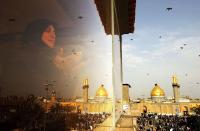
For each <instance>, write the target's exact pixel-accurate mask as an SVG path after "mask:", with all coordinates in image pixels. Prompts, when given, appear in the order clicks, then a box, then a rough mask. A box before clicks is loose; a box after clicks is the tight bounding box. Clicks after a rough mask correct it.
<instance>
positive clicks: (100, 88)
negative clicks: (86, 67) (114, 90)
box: [96, 85, 108, 97]
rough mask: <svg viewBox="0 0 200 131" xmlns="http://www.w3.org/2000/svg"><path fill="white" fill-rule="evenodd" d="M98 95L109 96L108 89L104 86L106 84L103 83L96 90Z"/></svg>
mask: <svg viewBox="0 0 200 131" xmlns="http://www.w3.org/2000/svg"><path fill="white" fill-rule="evenodd" d="M96 96H97V97H99V96H100V97H102V96H103V97H107V96H108V94H107V91H106V89H105V88H104V86H103V85H101V86H100V87H99V88H98V90H97V92H96Z"/></svg>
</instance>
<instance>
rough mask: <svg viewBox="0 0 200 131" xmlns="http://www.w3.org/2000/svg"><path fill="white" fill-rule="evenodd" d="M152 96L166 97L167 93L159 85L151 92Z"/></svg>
mask: <svg viewBox="0 0 200 131" xmlns="http://www.w3.org/2000/svg"><path fill="white" fill-rule="evenodd" d="M151 96H153V97H154V96H156V97H157V96H165V92H164V91H163V89H162V88H160V86H158V84H155V87H154V88H153V89H152V91H151Z"/></svg>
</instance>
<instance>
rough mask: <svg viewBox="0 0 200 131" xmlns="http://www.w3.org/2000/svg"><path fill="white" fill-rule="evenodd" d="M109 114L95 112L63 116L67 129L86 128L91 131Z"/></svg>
mask: <svg viewBox="0 0 200 131" xmlns="http://www.w3.org/2000/svg"><path fill="white" fill-rule="evenodd" d="M108 116H110V114H108V113H97V114H88V113H85V114H81V113H78V114H77V113H76V114H69V115H68V116H67V117H66V118H65V123H66V125H67V127H68V129H69V130H77V131H79V130H86V131H88V130H89V131H92V130H93V129H94V128H96V127H97V126H98V125H99V124H101V123H103V122H104V121H105V120H106V118H107V117H108Z"/></svg>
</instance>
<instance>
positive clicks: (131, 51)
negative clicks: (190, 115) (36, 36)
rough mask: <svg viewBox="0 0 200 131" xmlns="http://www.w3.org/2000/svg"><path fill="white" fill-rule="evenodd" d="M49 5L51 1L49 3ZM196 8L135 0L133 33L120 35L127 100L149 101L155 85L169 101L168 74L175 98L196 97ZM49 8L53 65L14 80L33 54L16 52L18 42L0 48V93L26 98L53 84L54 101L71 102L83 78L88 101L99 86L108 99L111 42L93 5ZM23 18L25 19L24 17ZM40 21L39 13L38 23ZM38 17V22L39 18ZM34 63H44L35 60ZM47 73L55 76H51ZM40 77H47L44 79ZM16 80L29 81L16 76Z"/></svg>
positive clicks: (184, 1)
mask: <svg viewBox="0 0 200 131" xmlns="http://www.w3.org/2000/svg"><path fill="white" fill-rule="evenodd" d="M53 2H55V1H52V2H51V3H53ZM38 4H40V3H38ZM53 5H55V7H54V6H53ZM199 5H200V1H199V0H166V1H161V0H137V3H136V16H135V31H134V33H133V34H127V35H123V72H124V83H128V84H130V85H131V86H132V88H131V89H130V96H131V98H137V97H143V96H145V97H150V92H151V89H152V88H153V86H154V84H155V83H157V84H159V85H160V86H161V88H163V89H164V91H165V93H166V96H172V95H173V92H172V86H171V77H172V75H173V74H176V75H177V78H178V80H179V83H180V85H181V87H180V90H181V95H189V96H192V97H200V95H199V90H200V84H199V83H200V79H199V78H200V70H199V69H198V68H199V67H200V56H199V55H200V38H199V34H200V15H199V12H200V8H199ZM41 7H42V6H41ZM169 7H170V8H172V10H169V11H167V10H166V8H169ZM51 8H56V9H55V11H54V12H53V13H50V14H47V15H46V18H51V19H52V18H55V19H54V21H56V22H57V24H58V26H59V24H60V23H61V24H62V26H61V25H60V26H59V27H60V28H59V29H60V30H59V31H58V33H57V47H56V48H55V51H54V52H55V54H54V55H53V57H52V59H54V58H56V61H53V65H51V68H47V67H48V63H45V64H44V65H43V67H41V68H40V65H41V64H40V63H39V64H37V68H32V69H33V70H34V71H35V72H36V73H34V75H33V76H31V77H26V78H21V77H19V74H20V72H21V70H24V68H23V65H22V63H23V62H28V61H31V59H32V57H30V58H29V60H28V61H27V56H29V55H30V54H31V53H33V54H34V51H33V50H32V51H30V52H28V55H27V51H26V50H25V49H24V48H23V46H19V45H21V44H19V42H13V41H12V44H11V42H7V43H5V42H3V44H2V42H1V47H0V49H1V52H0V53H1V57H0V58H1V63H0V78H1V81H0V82H1V85H2V86H3V89H2V90H3V92H4V93H5V94H6V93H7V94H29V93H31V92H32V93H34V94H36V95H43V94H44V93H45V90H44V86H42V84H43V83H45V81H46V80H49V81H54V80H55V81H56V84H55V85H56V86H55V87H52V88H54V89H55V90H56V91H57V93H58V95H60V96H64V97H65V96H73V97H74V96H77V95H79V96H80V95H82V88H81V85H82V81H83V80H84V79H86V78H88V79H89V84H90V88H89V95H90V96H94V95H95V91H96V90H97V88H98V86H100V85H101V84H104V85H105V88H106V89H107V91H108V93H109V94H111V93H110V92H111V90H112V88H111V87H112V74H111V73H112V45H111V36H107V35H106V34H105V32H104V28H103V25H102V23H101V21H100V18H99V14H98V12H97V10H96V5H95V4H94V2H93V1H91V0H84V1H80V0H73V1H68V2H66V1H63V0H58V3H54V4H51ZM17 9H18V8H17ZM40 9H43V8H40ZM44 9H47V10H48V6H46V5H45V6H44ZM44 9H43V10H44ZM13 10H14V9H13ZM56 10H59V12H56ZM63 12H64V15H63ZM27 16H30V17H31V15H28V12H27ZM27 16H26V17H27ZM43 16H45V13H43V14H42V16H41V17H43ZM54 16H56V17H54ZM80 16H81V17H82V18H80ZM38 17H39V18H40V14H38ZM61 17H62V19H61ZM63 17H64V18H63ZM57 18H58V19H57ZM62 20H63V21H64V22H63V21H62ZM3 21H4V19H1V22H3ZM59 21H61V22H60V23H59ZM17 22H18V21H17ZM65 23H66V24H65ZM1 24H2V23H1ZM2 25H3V24H2ZM63 25H64V26H63ZM16 26H17V25H16ZM10 27H11V26H10ZM60 48H62V49H60ZM19 52H20V53H19ZM42 54H45V53H44V52H43V53H42ZM35 55H36V54H35ZM37 58H38V56H37ZM19 61H21V63H20V62H19ZM22 61H23V62H22ZM63 61H64V62H63ZM39 62H44V61H42V58H41V60H40V61H39ZM29 64H30V63H29ZM7 65H8V66H7ZM11 65H12V66H11ZM30 65H31V64H30ZM30 65H29V66H30ZM53 66H54V67H53ZM13 67H15V68H13ZM53 68H55V69H56V71H53V70H54V69H53ZM20 69H21V70H20ZM27 69H28V66H27ZM37 69H38V70H37ZM51 69H52V70H51ZM17 71H18V72H17ZM41 71H44V72H45V73H42V72H41ZM53 72H54V73H55V72H56V73H55V74H54V73H53ZM13 73H15V74H14V75H13ZM23 74H24V75H23ZM46 74H47V75H48V74H51V75H53V76H52V77H51V76H50V75H48V77H47V76H45V75H46ZM11 76H12V77H11ZM21 76H29V75H28V74H27V73H22V75H21ZM37 79H38V80H37ZM10 80H13V81H14V82H11V81H10ZM29 81H30V82H29ZM6 83H7V85H6ZM31 83H32V84H31ZM35 87H37V88H35ZM117 90H118V91H119V90H120V89H117ZM11 92H12V93H11ZM117 93H118V92H117ZM117 95H118V96H120V95H119V94H117Z"/></svg>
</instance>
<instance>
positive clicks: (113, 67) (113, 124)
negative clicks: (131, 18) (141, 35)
mask: <svg viewBox="0 0 200 131" xmlns="http://www.w3.org/2000/svg"><path fill="white" fill-rule="evenodd" d="M114 1H115V0H111V33H112V85H113V86H112V92H113V109H112V131H114V130H115V90H114V88H115V66H114V65H115V43H114V35H115V30H114V27H115V23H114Z"/></svg>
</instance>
